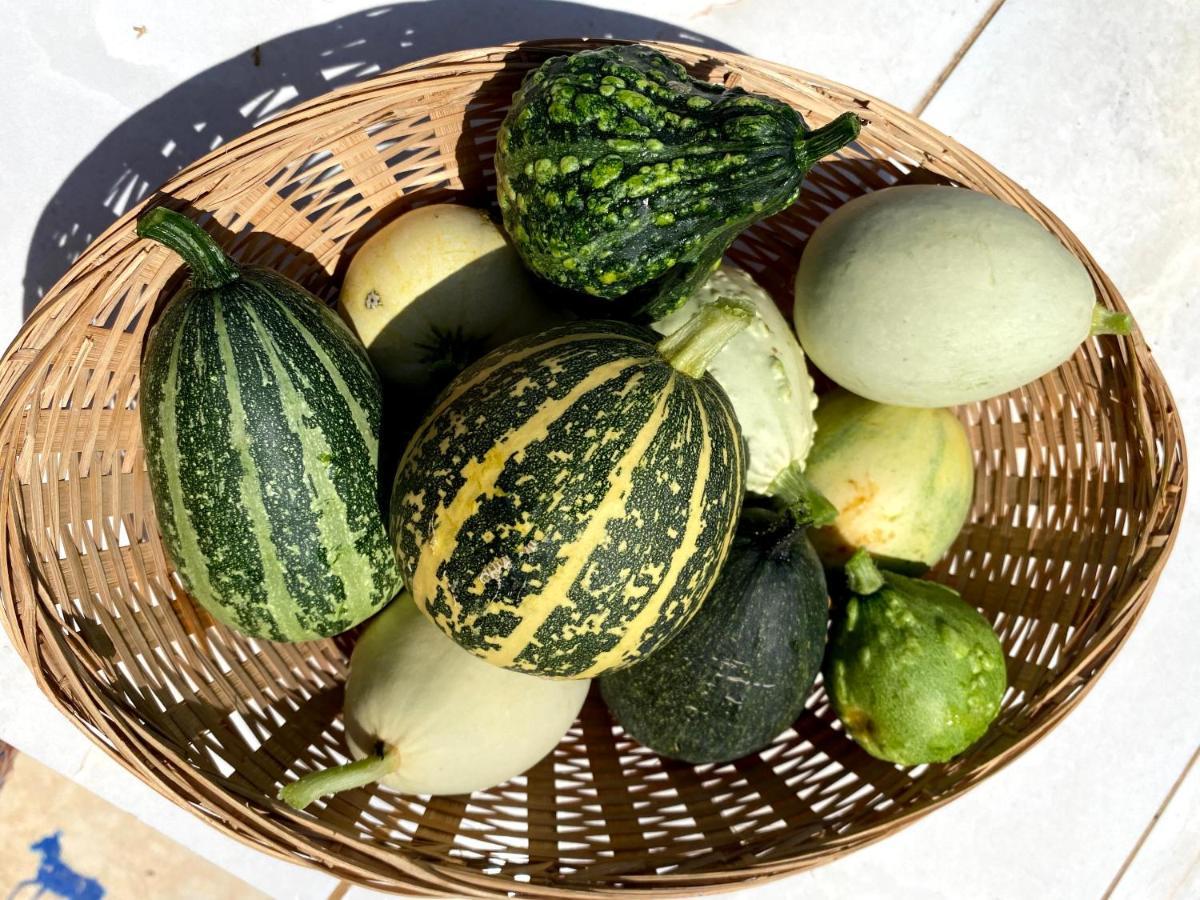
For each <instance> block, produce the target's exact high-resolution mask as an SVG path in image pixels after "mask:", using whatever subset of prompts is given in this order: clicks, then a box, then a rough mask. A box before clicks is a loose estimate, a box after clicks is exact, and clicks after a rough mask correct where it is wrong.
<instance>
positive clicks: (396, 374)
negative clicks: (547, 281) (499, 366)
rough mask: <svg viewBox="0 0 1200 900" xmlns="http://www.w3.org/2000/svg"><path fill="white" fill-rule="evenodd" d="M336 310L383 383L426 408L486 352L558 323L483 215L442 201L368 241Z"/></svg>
mask: <svg viewBox="0 0 1200 900" xmlns="http://www.w3.org/2000/svg"><path fill="white" fill-rule="evenodd" d="M338 308H339V309H340V310H341V312H342V314H343V315H344V316H345V317H346V319H347V321H349V322H350V324H351V327H353V329H354V331H355V333H356V334H357V335H358V336H359V338H360V339H361V340H362V342H363V343H364V344H366V347H367V354H368V355H369V356H370V357H371V361H372V362H373V363H374V364H375V368H376V369H377V370H378V371H379V374H380V376H381V377H382V378H383V380H384V381H385V382H387V383H388V384H389V385H390V386H394V387H397V388H402V389H403V390H405V391H409V392H415V393H416V394H417V395H418V396H420V397H423V398H425V399H426V400H427V401H429V400H432V399H433V397H434V396H435V395H436V394H437V392H438V391H439V390H441V388H443V387H445V385H446V384H447V383H448V382H449V381H450V379H452V378H453V377H454V376H455V375H457V374H458V373H459V372H461V371H462V370H463V369H465V368H466V367H467V366H468V365H469V364H471V363H473V362H474V361H475V360H476V359H478V358H479V357H480V356H482V355H483V354H484V353H486V352H487V351H488V350H491V349H494V348H495V347H498V346H500V345H501V344H504V343H507V342H508V341H510V340H512V339H513V338H515V337H520V336H521V335H524V334H532V333H534V332H537V331H541V330H543V329H545V328H550V327H551V326H553V325H558V324H561V323H562V322H563V320H564V316H563V313H562V312H561V311H560V310H559V309H558V308H557V307H555V306H552V305H551V304H549V303H546V302H544V301H543V300H542V299H541V298H539V297H538V295H537V292H536V290H535V288H534V284H533V279H532V278H531V277H530V275H529V273H528V272H527V271H526V270H525V268H524V266H522V265H521V259H520V257H518V256H517V254H516V252H515V251H514V250H513V249H512V247H510V246H509V245H508V243H507V242H506V241H505V239H504V233H503V232H502V231H501V230H500V229H499V228H498V227H497V226H496V225H494V224H493V223H492V221H491V219H489V218H488V216H487V213H485V212H482V211H481V210H476V209H469V208H467V207H465V206H454V205H451V204H448V203H443V204H436V205H433V206H423V207H420V208H418V209H414V210H412V211H410V212H407V213H405V214H404V215H402V216H400V217H399V218H398V219H396V220H395V221H393V222H390V223H388V224H387V225H385V226H384V227H383V228H382V229H380V230H379V231H378V232H376V233H375V234H373V235H372V236H371V237H370V238H369V239H368V240H367V242H366V243H364V244H363V245H362V247H361V248H359V250H358V251H357V252H356V253H355V254H354V256H353V258H352V259H351V260H350V266H349V268H348V269H347V270H346V278H345V281H344V282H343V283H342V290H341V292H340V293H339V295H338Z"/></svg>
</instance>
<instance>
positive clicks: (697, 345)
mask: <svg viewBox="0 0 1200 900" xmlns="http://www.w3.org/2000/svg"><path fill="white" fill-rule="evenodd" d="M753 321H754V309H753V308H752V307H751V306H750V305H749V304H748V303H746V302H744V301H742V300H736V299H733V298H730V297H720V298H718V299H717V300H716V301H715V302H713V303H708V304H705V305H704V306H702V307H701V308H700V309H698V310H697V311H696V312H695V314H694V315H693V316H692V317H691V318H690V319H688V320H687V321H686V322H684V323H683V324H682V325H681V326H679V328H677V329H676V330H675V331H673V332H671V333H670V334H668V335H667V336H666V337H665V338H663V339H662V340H661V341H659V342H658V352H659V353H661V354H662V355H663V356H664V357H666V360H667V362H669V363H670V364H671V365H672V366H674V367H675V368H676V369H677V370H678V371H680V372H682V373H683V374H684V375H687V376H689V377H691V378H702V377H703V376H704V373H705V371H706V370H707V369H708V364H709V363H711V362H712V361H713V357H715V356H716V355H717V354H718V353H720V352H721V349H722V348H723V347H724V346H725V345H726V344H728V343H729V341H730V339H731V338H732V337H733V336H734V335H735V334H737V333H738V332H739V331H741V330H742V329H743V328H745V327H746V326H747V325H749V324H750V323H751V322H753Z"/></svg>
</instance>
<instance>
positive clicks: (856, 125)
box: [796, 112, 862, 171]
mask: <svg viewBox="0 0 1200 900" xmlns="http://www.w3.org/2000/svg"><path fill="white" fill-rule="evenodd" d="M861 130H862V119H860V118H859V117H858V116H856V115H855V114H854V113H849V112H848V113H842V114H841V115H840V116H838V117H837V118H836V119H834V120H833V121H832V122H830V123H829V124H828V125H822V126H821V127H820V128H818V129H816V130H815V131H806V132H804V134H801V135H797V136H796V155H797V156H798V157H799V161H800V166H801V168H803V169H804V170H805V171H807V170H808V169H810V168H812V166H813V165H814V164H815V163H816V162H817V160H819V159H821V157H823V156H828V155H829V154H830V153H836V152H837V151H838V150H841V149H842V148H843V147H845V146H846V145H847V144H849V143H850V142H851V141H853V140H854V139H855V138H856V137H858V133H859V132H860V131H861Z"/></svg>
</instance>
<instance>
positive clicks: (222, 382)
mask: <svg viewBox="0 0 1200 900" xmlns="http://www.w3.org/2000/svg"><path fill="white" fill-rule="evenodd" d="M141 388H142V394H141V420H142V433H143V437H144V440H145V444H146V465H147V468H148V469H149V473H150V482H151V486H152V488H153V493H154V502H155V508H156V509H157V511H158V521H159V526H160V527H161V529H162V534H163V541H164V543H165V544H166V546H167V550H168V551H169V552H170V554H171V558H172V560H174V562H175V565H176V567H177V568H178V570H179V574H180V575H181V577H182V578H183V581H184V584H185V586H186V587H187V589H188V590H189V592H190V593H191V594H192V595H193V596H194V597H195V598H196V599H197V600H199V601H200V602H201V604H203V606H204V607H205V608H206V609H207V610H208V611H209V612H211V613H212V614H213V616H215V617H216V618H217V619H218V620H220V621H221V622H224V623H225V624H227V625H229V626H230V627H232V628H235V629H237V630H239V631H242V632H244V633H246V634H251V635H254V636H256V637H263V638H270V639H272V640H287V641H296V640H309V639H312V638H317V637H328V636H331V635H335V634H339V633H341V632H343V631H345V630H346V629H348V628H351V627H353V626H354V625H356V624H358V623H359V622H361V621H362V620H363V619H366V618H367V617H368V616H370V615H371V614H372V613H374V612H375V611H376V610H378V609H379V608H380V607H382V606H383V604H385V603H386V602H387V601H388V600H390V599H391V597H392V595H393V593H394V592H395V590H396V588H397V587H398V586H399V576H398V572H397V570H396V565H395V560H394V559H393V557H392V550H391V547H390V545H389V543H388V538H387V534H386V532H385V531H384V527H383V522H382V519H381V517H380V514H379V503H378V497H377V494H376V484H377V475H376V470H375V464H376V459H377V458H378V452H379V451H378V447H379V427H380V391H379V382H378V379H377V378H376V376H375V372H374V370H372V368H371V365H370V363H369V362H368V361H367V358H366V354H365V352H364V351H363V348H362V345H361V344H359V343H358V341H357V340H356V339H355V338H354V336H353V335H352V334H351V333H350V331H349V329H348V328H346V326H345V325H344V324H343V323H342V322H341V320H340V319H338V317H337V316H336V314H334V313H333V312H332V311H331V310H329V309H327V308H326V307H325V306H323V305H322V304H321V303H320V301H319V300H317V299H316V298H315V297H313V296H312V295H311V294H309V293H307V292H306V291H304V290H303V289H302V288H300V287H299V286H298V285H296V284H295V283H293V282H291V281H289V280H288V279H286V278H284V277H282V276H281V275H277V274H276V273H273V272H270V271H268V270H265V269H256V268H251V267H245V268H243V269H242V270H241V274H240V276H239V277H238V278H237V279H235V280H233V281H231V282H230V283H228V284H225V285H222V286H221V287H218V288H212V289H200V288H192V287H190V286H185V288H184V290H183V291H182V292H181V293H180V294H178V295H176V297H175V298H174V299H173V300H172V301H171V303H170V305H169V306H168V307H167V309H166V311H165V312H164V313H163V316H162V319H161V320H160V321H159V322H158V324H157V325H156V326H155V327H154V329H153V330H152V331H151V332H150V337H149V340H148V342H147V348H146V357H145V359H144V361H143V363H142V369H141Z"/></svg>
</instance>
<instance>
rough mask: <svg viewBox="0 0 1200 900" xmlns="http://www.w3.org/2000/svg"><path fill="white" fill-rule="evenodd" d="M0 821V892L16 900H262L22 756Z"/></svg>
mask: <svg viewBox="0 0 1200 900" xmlns="http://www.w3.org/2000/svg"><path fill="white" fill-rule="evenodd" d="M0 822H2V823H3V827H0V891H3V892H4V896H6V897H13V898H14V900H15V898H19V897H32V896H34V895H35V894H36V893H37V891H38V889H39V888H44V889H46V890H47V891H48V892H49V893H50V894H52V895H55V896H67V897H79V898H89V900H93V898H94V900H99V897H101V896H105V897H109V898H121V897H138V896H141V897H154V898H157V900H185V898H200V897H203V898H205V900H255V898H260V897H266V896H267V895H265V894H263V893H262V892H260V891H257V890H255V889H254V888H252V887H250V885H248V884H246V883H245V882H244V881H241V880H239V879H237V878H234V877H233V876H232V875H230V874H229V873H228V872H226V871H225V870H224V869H221V868H219V867H218V866H215V865H213V864H212V863H210V862H208V861H207V860H205V859H203V858H202V857H200V856H198V855H196V854H195V853H193V852H191V851H190V850H187V849H186V848H185V847H183V846H181V845H180V844H178V843H176V842H175V841H173V840H171V839H170V838H168V837H166V836H165V835H163V834H162V833H160V832H159V831H157V830H155V829H153V828H151V827H149V826H148V825H145V824H143V823H142V822H139V821H138V820H137V819H135V818H134V817H133V816H131V815H129V814H128V813H126V812H122V811H121V810H119V809H117V808H116V807H115V806H113V805H111V804H109V803H106V802H104V801H103V800H101V799H100V798H99V797H97V796H96V795H95V794H93V793H91V792H90V791H88V790H86V789H84V788H82V787H80V786H79V785H78V784H76V783H74V782H73V781H71V780H69V779H67V778H64V777H63V776H62V775H60V774H58V773H57V772H55V771H53V770H52V769H48V768H46V767H45V766H43V765H42V764H41V763H38V762H37V761H35V760H34V759H33V758H32V757H30V756H28V755H26V754H24V753H18V754H16V758H15V760H13V766H12V769H11V771H9V772H8V774H7V776H6V777H5V778H4V782H3V786H2V788H0ZM22 885H24V886H23V887H22ZM18 888H19V889H18ZM64 888H67V889H68V890H64ZM71 889H73V890H71Z"/></svg>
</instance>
